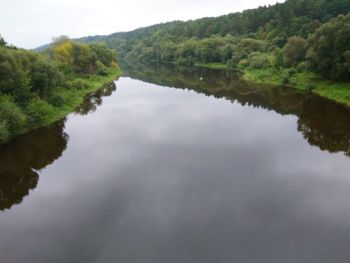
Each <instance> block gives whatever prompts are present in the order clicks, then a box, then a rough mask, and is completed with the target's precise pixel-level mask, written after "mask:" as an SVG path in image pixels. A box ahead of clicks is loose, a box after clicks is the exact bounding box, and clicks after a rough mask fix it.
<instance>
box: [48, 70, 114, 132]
mask: <svg viewBox="0 0 350 263" xmlns="http://www.w3.org/2000/svg"><path fill="white" fill-rule="evenodd" d="M107 72H108V74H107V75H106V76H100V75H88V76H86V77H78V78H76V79H75V80H74V82H73V83H78V85H79V87H74V86H73V88H71V89H62V88H55V90H54V91H53V93H54V94H55V95H58V96H60V97H62V98H63V101H64V103H63V104H62V105H61V106H59V107H54V113H53V114H52V115H51V116H49V117H48V118H47V120H45V122H44V125H50V124H52V123H53V122H55V121H58V120H61V119H63V118H64V117H66V116H67V115H68V114H69V113H71V112H73V111H74V110H75V108H76V107H78V106H79V105H80V104H81V103H82V102H83V101H84V98H85V96H87V95H88V94H91V93H94V92H96V91H97V90H99V89H101V88H102V87H103V86H104V85H106V84H108V83H110V82H111V81H114V80H117V79H118V78H119V77H120V75H121V71H120V69H119V68H111V69H108V70H107ZM73 85H74V84H73Z"/></svg>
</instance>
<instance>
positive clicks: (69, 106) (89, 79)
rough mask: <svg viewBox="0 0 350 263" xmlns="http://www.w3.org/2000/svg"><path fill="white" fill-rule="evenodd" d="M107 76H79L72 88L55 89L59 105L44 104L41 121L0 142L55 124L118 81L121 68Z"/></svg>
mask: <svg viewBox="0 0 350 263" xmlns="http://www.w3.org/2000/svg"><path fill="white" fill-rule="evenodd" d="M106 72H107V74H106V75H105V76H100V75H87V76H77V77H75V78H74V79H73V80H72V81H71V87H69V88H67V87H55V88H53V89H52V95H54V96H56V97H57V98H60V101H59V103H57V104H58V105H51V104H44V105H43V106H42V107H41V109H40V110H41V111H42V113H41V116H40V117H41V121H40V123H39V124H36V125H33V126H26V127H23V128H22V129H21V130H20V131H18V132H17V133H14V134H12V135H11V136H9V137H8V138H7V140H4V141H0V146H1V144H4V143H8V142H10V141H11V140H12V139H14V138H16V137H17V136H19V135H22V134H25V133H27V132H29V131H32V130H35V129H37V128H40V127H45V126H49V125H51V124H53V123H54V122H56V121H59V120H61V119H63V118H64V117H66V116H67V115H68V114H69V113H71V112H73V111H74V110H75V109H76V108H77V107H78V106H79V105H81V103H82V102H83V101H84V99H85V97H86V96H87V95H88V94H91V93H94V92H96V91H97V90H99V89H101V88H102V87H104V85H106V84H108V83H110V82H111V81H113V80H116V79H118V78H119V76H120V75H121V71H120V69H119V67H117V68H109V69H107V71H106Z"/></svg>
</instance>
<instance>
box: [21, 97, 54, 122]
mask: <svg viewBox="0 0 350 263" xmlns="http://www.w3.org/2000/svg"><path fill="white" fill-rule="evenodd" d="M53 113H54V109H53V107H52V105H50V104H49V103H47V102H46V101H44V100H42V99H39V98H35V99H32V100H31V101H30V102H29V103H28V106H27V114H28V118H29V124H30V125H31V126H39V125H42V124H44V123H45V122H46V121H48V120H49V119H50V117H51V116H52V115H53Z"/></svg>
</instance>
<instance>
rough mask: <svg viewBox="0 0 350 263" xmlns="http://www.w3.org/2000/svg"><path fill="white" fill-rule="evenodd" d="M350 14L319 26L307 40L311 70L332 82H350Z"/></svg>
mask: <svg viewBox="0 0 350 263" xmlns="http://www.w3.org/2000/svg"><path fill="white" fill-rule="evenodd" d="M349 52H350V13H349V14H348V15H346V16H343V15H341V16H339V17H337V18H334V19H332V20H331V21H329V22H328V23H326V24H324V25H323V26H321V27H320V28H319V29H318V30H317V31H316V32H315V34H314V35H312V36H311V38H310V39H309V50H308V53H307V59H308V61H309V63H310V66H311V69H312V70H313V71H315V72H316V73H319V74H321V75H322V76H323V77H325V78H328V79H333V80H350V55H349Z"/></svg>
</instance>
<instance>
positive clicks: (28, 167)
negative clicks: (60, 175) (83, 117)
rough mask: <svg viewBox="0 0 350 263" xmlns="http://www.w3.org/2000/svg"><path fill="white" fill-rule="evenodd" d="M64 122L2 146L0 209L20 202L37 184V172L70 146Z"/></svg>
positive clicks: (0, 154)
mask: <svg viewBox="0 0 350 263" xmlns="http://www.w3.org/2000/svg"><path fill="white" fill-rule="evenodd" d="M63 130H64V121H60V122H58V123H56V124H54V125H52V126H50V127H45V128H41V129H38V130H36V131H34V132H31V133H29V134H26V135H24V136H21V137H19V138H18V139H16V140H15V141H13V142H12V143H10V144H7V145H5V146H3V147H1V148H0V160H1V166H0V182H1V183H0V210H4V209H9V208H11V206H12V205H14V204H18V203H20V202H21V201H22V199H23V197H25V196H26V195H28V194H29V191H30V190H31V189H34V188H35V187H36V186H37V183H38V180H39V176H38V173H37V171H38V170H40V169H43V168H45V167H46V166H47V165H49V164H51V163H53V162H54V161H55V160H56V159H57V158H59V157H60V156H61V155H62V152H63V151H64V150H65V149H66V147H67V141H68V135H67V134H65V133H64V131H63Z"/></svg>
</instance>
